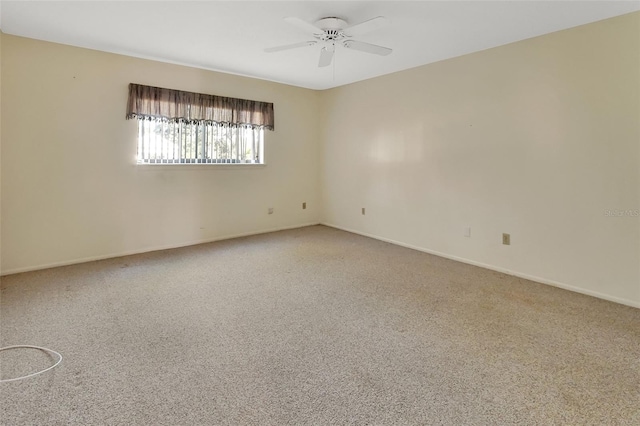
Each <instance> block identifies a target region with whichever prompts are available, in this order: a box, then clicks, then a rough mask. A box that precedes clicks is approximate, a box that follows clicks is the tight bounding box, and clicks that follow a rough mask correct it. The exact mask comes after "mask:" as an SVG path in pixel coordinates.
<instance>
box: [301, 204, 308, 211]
mask: <svg viewBox="0 0 640 426" xmlns="http://www.w3.org/2000/svg"><path fill="white" fill-rule="evenodd" d="M306 208H307V203H306V202H305V203H302V210H305V209H306Z"/></svg>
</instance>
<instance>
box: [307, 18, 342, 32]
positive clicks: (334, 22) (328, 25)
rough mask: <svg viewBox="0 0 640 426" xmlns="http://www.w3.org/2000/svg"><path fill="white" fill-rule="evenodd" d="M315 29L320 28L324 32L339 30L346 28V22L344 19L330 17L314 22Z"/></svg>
mask: <svg viewBox="0 0 640 426" xmlns="http://www.w3.org/2000/svg"><path fill="white" fill-rule="evenodd" d="M315 25H316V27H318V28H322V29H323V30H325V31H329V30H341V29H343V28H345V27H346V26H347V21H345V20H344V19H340V18H336V17H335V16H330V17H328V18H322V19H319V20H317V21H316V22H315Z"/></svg>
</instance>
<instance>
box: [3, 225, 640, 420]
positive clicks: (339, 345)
mask: <svg viewBox="0 0 640 426" xmlns="http://www.w3.org/2000/svg"><path fill="white" fill-rule="evenodd" d="M1 302H2V304H1V307H2V311H1V320H2V325H1V330H2V336H1V344H2V346H5V345H11V344H32V345H39V346H46V347H49V348H51V349H54V350H57V351H59V352H60V353H62V355H63V357H64V360H63V362H62V364H61V365H60V366H59V367H58V368H56V369H55V370H53V371H51V372H48V373H45V374H43V375H41V376H38V377H35V378H31V379H27V380H24V381H21V382H14V383H2V384H0V392H1V396H0V404H1V410H2V411H1V415H2V417H1V419H2V424H5V425H67V424H69V425H132V424H134V425H208V424H211V425H218V424H220V425H304V424H313V425H329V424H332V425H333V424H361V425H364V424H375V425H402V424H407V425H413V424H423V425H496V424H524V425H537V424H540V425H559V424H566V425H639V424H640V310H638V309H634V308H630V307H625V306H622V305H617V304H614V303H610V302H606V301H603V300H598V299H595V298H591V297H588V296H583V295H579V294H575V293H571V292H567V291H564V290H560V289H557V288H553V287H549V286H546V285H542V284H537V283H534V282H529V281H525V280H522V279H518V278H514V277H511V276H508V275H503V274H500V273H496V272H492V271H488V270H484V269H481V268H477V267H473V266H469V265H465V264H461V263H457V262H454V261H450V260H446V259H442V258H439V257H435V256H431V255H428V254H424V253H420V252H417V251H413V250H410V249H406V248H402V247H398V246H394V245H391V244H387V243H383V242H380V241H376V240H372V239H368V238H365V237H361V236H358V235H353V234H350V233H347V232H342V231H339V230H335V229H331V228H327V227H323V226H314V227H308V228H302V229H297V230H291V231H285V232H278V233H273V234H265V235H259V236H254V237H248V238H241V239H236V240H229V241H224V242H219V243H212V244H205V245H200V246H193V247H188V248H183V249H176V250H168V251H163V252H155V253H149V254H144V255H136V256H129V257H123V258H118V259H111V260H105V261H100V262H91V263H86V264H81V265H75V266H68V267H62V268H55V269H49V270H44V271H37V272H31V273H25V274H17V275H12V276H7V277H3V278H2V301H1ZM15 352H16V351H8V352H3V353H1V354H0V355H1V359H2V377H3V378H8V377H12V376H15V375H18V374H21V373H27V372H29V371H32V370H34V369H37V368H39V367H42V366H46V365H47V363H48V362H50V360H49V359H48V358H47V356H46V355H44V354H41V353H39V352H37V351H32V352H29V351H27V352H29V353H28V354H27V353H24V352H23V353H22V354H16V353H15Z"/></svg>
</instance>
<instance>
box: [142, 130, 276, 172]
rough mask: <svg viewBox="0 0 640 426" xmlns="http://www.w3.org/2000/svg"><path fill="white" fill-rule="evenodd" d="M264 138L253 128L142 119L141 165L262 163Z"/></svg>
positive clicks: (262, 134) (259, 131) (260, 132)
mask: <svg viewBox="0 0 640 426" xmlns="http://www.w3.org/2000/svg"><path fill="white" fill-rule="evenodd" d="M263 137H264V132H263V130H262V129H252V128H250V127H231V126H223V125H218V124H215V123H208V124H207V123H185V122H168V121H160V120H159V121H150V120H138V164H180V163H182V164H185V163H186V164H240V163H243V164H262V149H263V144H264V142H263Z"/></svg>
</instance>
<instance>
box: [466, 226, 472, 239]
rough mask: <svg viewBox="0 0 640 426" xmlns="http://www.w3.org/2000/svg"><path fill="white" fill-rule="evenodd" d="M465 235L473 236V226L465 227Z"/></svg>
mask: <svg viewBox="0 0 640 426" xmlns="http://www.w3.org/2000/svg"><path fill="white" fill-rule="evenodd" d="M464 236H465V237H467V238H470V237H471V228H470V227H468V226H467V227H466V228H464Z"/></svg>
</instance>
